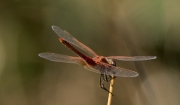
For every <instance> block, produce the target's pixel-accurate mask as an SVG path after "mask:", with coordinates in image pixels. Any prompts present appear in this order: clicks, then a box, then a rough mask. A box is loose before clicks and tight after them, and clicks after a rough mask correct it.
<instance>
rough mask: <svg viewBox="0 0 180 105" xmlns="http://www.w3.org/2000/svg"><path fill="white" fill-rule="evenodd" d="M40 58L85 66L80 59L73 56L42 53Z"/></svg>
mask: <svg viewBox="0 0 180 105" xmlns="http://www.w3.org/2000/svg"><path fill="white" fill-rule="evenodd" d="M39 56H40V57H41V58H44V59H47V60H50V61H54V62H64V63H75V64H79V65H85V62H84V61H83V60H82V59H81V58H80V57H72V56H67V55H61V54H56V53H49V52H45V53H40V54H39Z"/></svg>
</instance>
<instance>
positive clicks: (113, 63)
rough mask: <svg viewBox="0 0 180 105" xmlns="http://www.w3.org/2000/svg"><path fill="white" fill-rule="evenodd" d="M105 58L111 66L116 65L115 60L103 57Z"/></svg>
mask: <svg viewBox="0 0 180 105" xmlns="http://www.w3.org/2000/svg"><path fill="white" fill-rule="evenodd" d="M105 59H106V61H107V62H108V64H110V65H113V66H116V62H115V61H114V60H112V59H108V58H105Z"/></svg>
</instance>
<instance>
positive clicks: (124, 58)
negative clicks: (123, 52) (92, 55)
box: [106, 56, 157, 61]
mask: <svg viewBox="0 0 180 105" xmlns="http://www.w3.org/2000/svg"><path fill="white" fill-rule="evenodd" d="M106 58H109V59H116V60H122V61H145V60H152V59H156V58H157V57H156V56H132V57H131V56H108V57H106Z"/></svg>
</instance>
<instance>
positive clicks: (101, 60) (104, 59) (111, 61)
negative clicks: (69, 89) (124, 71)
mask: <svg viewBox="0 0 180 105" xmlns="http://www.w3.org/2000/svg"><path fill="white" fill-rule="evenodd" d="M93 60H94V61H95V62H104V63H107V64H110V65H113V66H116V62H115V61H113V60H112V59H108V58H106V57H104V56H97V57H94V58H93Z"/></svg>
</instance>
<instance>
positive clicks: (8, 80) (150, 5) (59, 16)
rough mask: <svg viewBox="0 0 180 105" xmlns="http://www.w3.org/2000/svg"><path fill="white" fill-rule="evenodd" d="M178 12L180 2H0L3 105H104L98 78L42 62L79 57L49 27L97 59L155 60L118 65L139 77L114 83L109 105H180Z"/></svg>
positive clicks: (77, 68) (0, 95) (0, 102)
mask: <svg viewBox="0 0 180 105" xmlns="http://www.w3.org/2000/svg"><path fill="white" fill-rule="evenodd" d="M179 11H180V2H179V1H178V0H171V1H169V0H146V1H143V0H133V1H131V0H38V1H36V0H8V1H7V0H1V1H0V105H93V104H94V105H106V103H107V97H108V93H107V92H106V91H104V90H102V89H100V88H99V74H96V73H93V72H89V71H87V70H85V69H84V68H83V67H81V66H79V65H75V64H66V63H56V62H51V61H48V60H45V59H42V58H40V57H38V54H39V53H42V52H54V53H60V54H64V55H70V56H76V55H75V54H74V53H72V52H71V51H70V50H68V49H67V48H65V47H64V45H62V44H61V43H60V42H59V40H58V36H57V35H56V34H55V33H54V32H53V30H52V29H51V26H52V25H56V26H59V27H61V28H62V29H65V30H67V31H68V32H69V33H70V34H71V35H73V36H74V37H75V38H77V39H78V40H79V41H81V42H82V43H84V44H85V45H87V46H89V47H90V48H92V49H93V50H94V51H95V52H96V53H97V54H99V55H103V56H110V55H114V56H115V55H121V56H123V55H125V56H141V55H145V56H149V55H152V56H157V59H156V60H151V61H144V62H122V61H117V62H116V63H117V66H119V67H122V68H127V69H131V70H134V71H137V72H138V73H139V74H140V75H139V76H138V77H137V78H116V79H115V84H114V92H113V93H114V94H115V97H113V101H112V105H179V104H180V100H179V99H180V83H179V81H180V12H179ZM106 87H109V83H106Z"/></svg>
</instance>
